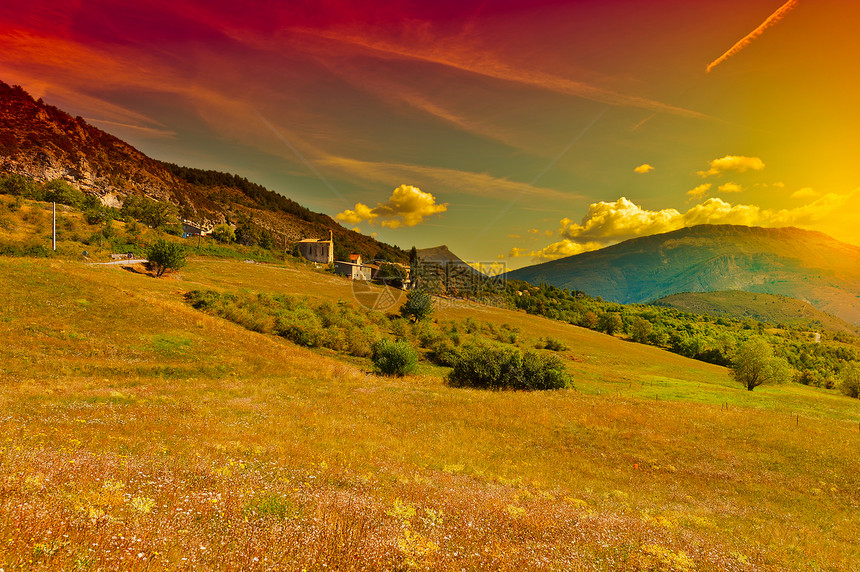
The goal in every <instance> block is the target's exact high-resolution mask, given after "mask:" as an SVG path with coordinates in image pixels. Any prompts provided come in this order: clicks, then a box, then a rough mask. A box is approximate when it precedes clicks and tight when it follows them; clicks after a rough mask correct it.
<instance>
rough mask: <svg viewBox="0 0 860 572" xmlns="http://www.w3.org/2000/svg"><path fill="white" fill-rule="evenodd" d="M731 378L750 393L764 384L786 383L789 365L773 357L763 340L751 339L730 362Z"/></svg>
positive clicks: (768, 345) (771, 351) (771, 350)
mask: <svg viewBox="0 0 860 572" xmlns="http://www.w3.org/2000/svg"><path fill="white" fill-rule="evenodd" d="M732 377H733V378H734V379H735V381H737V382H738V383H740V384H741V385H743V386H744V387H746V388H747V389H748V390H749V391H752V390H753V389H755V388H756V387H758V386H759V385H764V384H766V383H785V382H786V381H788V379H789V377H790V373H789V365H788V363H787V362H786V361H785V360H784V359H782V358H779V357H776V356H774V355H773V348H771V346H770V344H769V343H767V342H766V341H765V340H764V339H763V338H758V337H757V338H752V339H750V340H749V341H748V342H746V343H744V344H742V345H741V346H740V347H739V348H738V351H737V353H736V354H735V359H734V360H733V361H732Z"/></svg>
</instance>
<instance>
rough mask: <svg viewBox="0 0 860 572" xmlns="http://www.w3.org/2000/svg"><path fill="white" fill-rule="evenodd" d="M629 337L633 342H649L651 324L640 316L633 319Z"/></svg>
mask: <svg viewBox="0 0 860 572" xmlns="http://www.w3.org/2000/svg"><path fill="white" fill-rule="evenodd" d="M630 337H632V338H633V341H634V342H637V343H640V344H647V343H648V342H649V341H650V340H651V322H649V321H648V320H646V319H645V318H643V317H641V316H636V317H635V318H633V325H632V327H631V329H630Z"/></svg>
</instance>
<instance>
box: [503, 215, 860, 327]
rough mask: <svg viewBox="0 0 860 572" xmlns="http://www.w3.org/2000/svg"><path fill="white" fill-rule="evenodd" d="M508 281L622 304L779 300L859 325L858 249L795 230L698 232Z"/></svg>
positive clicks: (532, 270) (533, 269) (568, 261)
mask: <svg viewBox="0 0 860 572" xmlns="http://www.w3.org/2000/svg"><path fill="white" fill-rule="evenodd" d="M509 277H510V278H513V279H518V280H526V281H528V282H531V283H532V284H539V283H541V282H545V283H547V284H552V285H554V286H557V287H559V288H569V289H571V290H580V291H583V292H585V293H587V294H590V295H593V296H601V297H603V298H604V299H606V300H611V301H615V302H621V303H636V302H650V301H652V300H657V299H658V298H662V297H664V296H668V295H670V294H676V293H679V292H712V291H718V290H744V291H747V292H762V293H768V294H779V295H783V296H789V297H791V298H796V299H798V300H802V301H805V302H808V303H810V304H811V305H813V306H815V307H816V308H818V309H819V310H822V311H824V312H827V313H829V314H832V315H834V316H837V317H839V318H841V319H843V320H845V321H847V322H849V323H851V324H860V247H857V246H853V245H849V244H845V243H842V242H839V241H837V240H835V239H833V238H831V237H829V236H827V235H825V234H822V233H820V232H812V231H806V230H800V229H797V228H757V227H746V226H734V225H701V226H696V227H691V228H684V229H681V230H677V231H674V232H668V233H665V234H658V235H653V236H647V237H642V238H635V239H632V240H628V241H625V242H622V243H620V244H616V245H614V246H611V247H608V248H604V249H601V250H597V251H594V252H586V253H583V254H579V255H576V256H570V257H567V258H561V259H559V260H553V261H551V262H545V263H543V264H538V265H535V266H528V267H526V268H521V269H518V270H515V271H513V272H511V273H510V274H509Z"/></svg>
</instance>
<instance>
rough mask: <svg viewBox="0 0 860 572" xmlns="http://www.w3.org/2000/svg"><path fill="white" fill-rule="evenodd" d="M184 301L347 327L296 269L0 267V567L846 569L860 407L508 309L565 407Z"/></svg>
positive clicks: (490, 315)
mask: <svg viewBox="0 0 860 572" xmlns="http://www.w3.org/2000/svg"><path fill="white" fill-rule="evenodd" d="M198 288H212V289H216V290H218V289H223V290H227V291H247V292H271V293H287V294H301V295H307V296H309V297H315V298H320V299H328V300H333V301H337V300H345V301H347V302H348V303H353V302H354V299H353V296H352V290H351V288H350V283H349V282H348V281H346V280H343V279H340V278H336V277H333V276H331V275H328V274H323V273H320V272H316V271H313V270H311V269H309V268H307V267H304V266H299V265H285V264H280V265H263V264H246V263H242V262H235V261H219V260H209V259H200V260H192V261H191V262H190V263H189V264H188V266H187V267H186V268H184V269H182V271H181V273H180V274H174V275H172V276H169V277H166V278H164V279H160V280H156V279H153V278H151V277H149V276H146V275H144V274H139V273H135V272H129V271H126V270H123V269H122V268H120V267H115V266H114V267H111V266H87V265H84V264H82V263H78V262H70V261H62V260H58V259H52V260H34V259H11V258H0V291H2V292H3V295H4V301H3V304H0V341H2V346H0V569H2V570H3V572H8V571H10V570H164V569H170V570H207V569H211V570H273V569H278V570H279V569H283V570H488V569H492V570H532V569H540V570H678V571H693V570H702V571H704V570H715V571H716V570H858V569H860V565H858V564H857V562H860V543H858V538H860V506H858V505H860V457H858V452H860V430H858V429H860V402H858V401H857V400H851V399H848V398H845V397H842V396H840V395H837V394H836V393H834V392H828V391H825V390H819V389H815V388H809V387H805V386H795V385H791V386H783V387H774V388H759V389H757V390H756V391H755V392H752V393H750V392H748V391H746V390H744V389H742V388H741V387H740V386H739V385H735V384H733V383H732V382H731V380H730V378H729V376H728V374H727V371H726V370H725V369H723V368H720V367H716V366H712V365H708V364H705V363H702V362H697V361H692V360H688V359H685V358H683V357H680V356H678V355H675V354H671V353H668V352H665V351H661V350H658V349H655V348H652V347H647V346H642V345H638V344H633V343H629V342H624V341H621V340H619V339H616V338H613V337H610V336H606V335H603V334H598V333H595V332H591V331H588V330H584V329H581V328H576V327H573V326H568V325H565V324H562V323H559V322H553V321H550V320H546V319H543V318H539V317H534V316H528V315H526V314H523V313H517V312H512V311H507V310H500V309H492V308H484V307H479V306H470V305H465V304H462V303H455V302H451V301H441V302H440V304H439V307H438V309H437V311H436V314H435V315H436V317H437V319H439V320H446V319H454V318H456V319H463V318H465V317H469V316H471V317H473V318H474V319H476V320H479V321H487V322H493V323H496V324H499V325H501V324H508V325H511V326H514V327H518V328H519V329H520V332H521V338H522V340H521V341H522V343H523V344H524V345H528V344H532V343H533V342H536V341H537V340H538V339H539V338H541V337H545V336H552V337H554V338H556V339H559V340H562V341H563V342H564V343H565V344H566V345H567V347H568V348H569V349H568V350H567V351H564V352H561V355H562V357H563V358H564V359H565V362H566V364H567V367H568V371H569V373H570V374H571V376H572V378H573V381H574V385H575V389H571V390H564V391H555V392H543V393H524V392H490V391H478V390H470V389H452V388H449V387H447V386H446V385H445V383H444V380H443V377H442V375H443V374H444V371H445V370H444V368H439V367H430V366H427V367H423V368H422V369H421V372H422V373H421V374H420V375H415V376H407V377H405V378H402V379H395V378H384V377H378V376H376V375H374V374H373V373H372V368H371V364H370V362H369V360H364V359H358V358H349V359H348V360H347V359H345V358H341V357H340V356H339V355H337V354H335V353H334V352H331V351H329V350H308V349H304V348H300V347H297V346H295V345H293V344H291V343H289V342H286V341H284V340H283V339H281V338H277V337H273V336H265V335H262V334H257V333H254V332H250V331H248V330H245V329H243V328H241V327H240V326H238V325H235V324H233V323H230V322H227V321H225V320H222V319H219V318H216V317H213V316H210V315H207V314H204V313H202V312H199V311H197V310H195V309H193V308H192V307H190V306H189V305H188V304H187V303H185V302H184V298H183V296H184V294H185V292H187V291H190V290H194V289H198Z"/></svg>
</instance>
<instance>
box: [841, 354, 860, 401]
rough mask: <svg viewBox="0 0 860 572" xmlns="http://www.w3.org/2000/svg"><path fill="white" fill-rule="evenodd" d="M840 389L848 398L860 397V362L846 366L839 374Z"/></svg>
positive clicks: (849, 363)
mask: <svg viewBox="0 0 860 572" xmlns="http://www.w3.org/2000/svg"><path fill="white" fill-rule="evenodd" d="M839 389H841V390H842V393H844V394H845V395H847V396H848V397H860V362H856V361H851V362H848V363H846V364H845V366H844V367H843V368H842V371H841V372H839Z"/></svg>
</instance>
